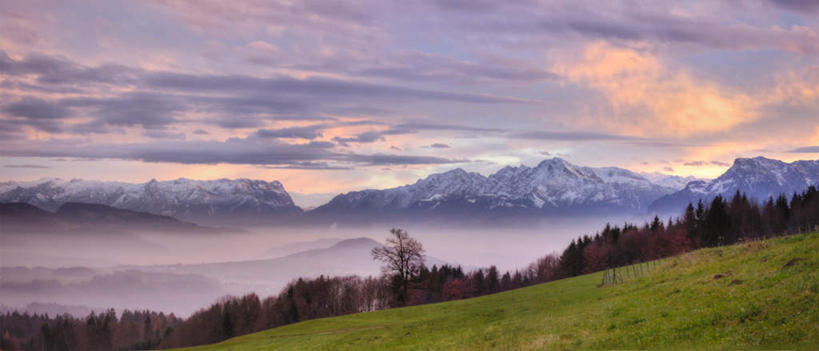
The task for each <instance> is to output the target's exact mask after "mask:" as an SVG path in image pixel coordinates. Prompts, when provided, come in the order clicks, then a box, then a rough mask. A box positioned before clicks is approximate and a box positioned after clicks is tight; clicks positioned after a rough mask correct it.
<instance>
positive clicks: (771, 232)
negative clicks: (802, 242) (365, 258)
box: [0, 187, 819, 350]
mask: <svg viewBox="0 0 819 351" xmlns="http://www.w3.org/2000/svg"><path fill="white" fill-rule="evenodd" d="M817 225H819V191H817V189H816V188H815V187H810V188H808V189H807V190H806V191H804V192H802V193H799V194H793V196H792V197H791V198H790V199H788V198H787V197H785V196H784V195H780V196H778V197H777V198H769V199H767V201H765V202H763V203H762V204H761V205H760V204H758V203H757V202H756V201H755V200H752V199H748V198H747V197H746V196H745V195H744V194H741V193H739V192H737V193H736V194H734V196H733V197H731V198H730V199H727V198H723V197H722V196H717V197H715V198H714V199H712V200H711V201H709V202H707V203H706V202H703V201H699V202H698V203H697V204H693V203H692V204H689V205H688V206H687V207H686V209H685V210H684V212H683V214H682V216H681V217H678V218H676V219H671V218H670V219H668V221H663V220H660V218H658V217H655V218H654V220H653V221H651V222H650V223H645V224H643V225H641V226H637V225H634V224H629V223H625V224H623V225H622V226H617V225H615V226H612V225H606V226H605V227H604V228H603V229H602V230H601V231H599V232H597V233H595V234H594V235H583V236H581V237H579V238H577V239H575V240H572V241H571V243H570V244H569V245H568V247H566V248H565V249H564V250H563V252H562V253H560V254H549V255H546V256H543V257H541V258H539V259H538V260H537V261H535V262H533V263H531V264H530V265H529V266H528V267H526V268H524V269H519V270H515V271H507V272H503V273H501V272H499V271H498V269H497V268H496V267H495V266H490V267H488V268H481V269H477V270H474V271H471V272H465V271H464V270H463V269H462V268H461V267H460V266H450V265H443V266H440V267H439V266H432V267H431V268H430V267H427V266H426V265H424V263H423V252H424V250H423V246H422V245H421V243H420V242H418V241H417V240H415V239H413V238H412V237H410V236H409V234H408V233H407V232H406V231H403V230H400V229H393V230H391V231H390V234H391V236H390V237H389V238H388V240H387V245H385V246H384V247H380V248H376V249H374V250H373V252H372V255H373V258H374V259H377V260H380V261H382V262H383V263H384V265H383V268H384V271H383V274H382V275H381V276H379V277H366V278H363V277H358V276H345V277H326V276H319V277H318V278H299V279H296V280H294V281H292V282H290V283H289V284H288V285H287V286H286V287H285V288H283V289H282V291H281V292H280V293H279V294H278V295H276V296H270V297H266V298H264V299H260V298H259V297H258V296H257V295H255V294H249V295H245V296H242V297H231V296H228V297H224V298H222V299H220V300H219V301H217V302H216V303H214V304H213V305H211V306H210V307H208V308H205V309H202V310H199V311H198V312H196V313H194V314H193V315H191V316H190V317H188V318H186V319H181V318H177V317H175V316H174V315H173V314H171V315H165V314H162V313H157V312H150V311H141V312H138V311H124V312H123V313H122V315H121V316H119V317H118V316H117V315H116V314H115V313H114V311H113V310H110V311H108V312H107V313H104V314H99V315H95V314H93V313H92V314H91V315H90V316H88V317H87V318H73V317H71V316H68V315H63V316H56V317H53V318H51V317H49V316H46V315H36V314H35V315H30V314H25V313H23V314H21V313H17V312H12V313H6V314H4V315H0V332H2V339H0V349H2V350H135V349H151V348H171V347H180V346H192V345H201V344H208V343H214V342H219V341H222V340H225V339H228V338H231V337H234V336H238V335H243V334H247V333H252V332H256V331H261V330H265V329H269V328H273V327H277V326H282V325H286V324H291V323H296V322H299V321H304V320H309V319H315V318H322V317H331V316H339V315H344V314H350V313H358V312H367V311H375V310H381V309H386V308H392V307H399V306H407V305H419V304H425V303H433V302H442V301H451V300H458V299H465V298H471V297H476V296H481V295H486V294H492V293H496V292H501V291H506V290H511V289H517V288H521V287H525V286H529V285H533V284H539V283H543V282H548V281H552V280H556V279H562V278H567V277H572V276H576V275H581V274H586V273H591V272H596V271H600V270H605V269H607V268H611V267H618V266H623V265H628V264H632V263H636V262H646V261H650V260H654V259H659V258H663V257H668V256H673V255H677V254H680V253H683V252H686V251H689V250H693V249H697V248H701V247H711V246H719V245H727V244H732V243H736V242H738V241H741V240H748V239H757V238H767V237H771V236H777V235H784V234H789V233H796V232H801V231H809V230H810V231H812V230H816V228H817Z"/></svg>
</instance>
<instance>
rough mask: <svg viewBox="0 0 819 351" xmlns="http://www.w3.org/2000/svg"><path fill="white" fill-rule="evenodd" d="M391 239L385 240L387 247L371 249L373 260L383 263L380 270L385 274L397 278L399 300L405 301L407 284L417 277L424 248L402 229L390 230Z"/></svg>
mask: <svg viewBox="0 0 819 351" xmlns="http://www.w3.org/2000/svg"><path fill="white" fill-rule="evenodd" d="M390 234H392V236H391V237H389V238H387V245H385V246H381V247H376V248H373V250H372V252H371V253H372V256H373V259H374V260H379V261H381V262H383V263H384V266H382V267H381V268H382V270H383V271H384V273H386V274H390V275H392V276H394V277H397V278H398V280H399V283H400V288H401V292H402V293H401V295H400V296H399V300H400V301H401V302H402V303H403V304H405V303H406V301H407V296H408V291H409V282H410V280H412V279H413V278H414V277H416V276H417V275H418V273H419V272H420V270H421V266H422V265H423V264H424V247H423V246H421V243H420V242H419V241H418V240H415V239H413V238H411V237H410V236H409V234H407V231H405V230H402V229H397V228H393V229H390Z"/></svg>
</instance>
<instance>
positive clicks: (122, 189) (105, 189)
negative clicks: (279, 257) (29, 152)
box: [0, 178, 301, 220]
mask: <svg viewBox="0 0 819 351" xmlns="http://www.w3.org/2000/svg"><path fill="white" fill-rule="evenodd" d="M0 202H23V203H28V204H31V205H34V206H37V207H40V208H43V209H46V210H49V211H55V210H56V209H57V208H59V207H60V206H61V205H62V204H64V203H66V202H80V203H92V204H102V205H107V206H111V207H116V208H120V209H126V210H131V211H140V212H148V213H153V214H159V215H165V216H172V217H177V218H183V219H189V220H208V219H213V220H216V219H222V218H246V219H247V218H256V219H263V218H264V217H266V216H271V215H279V214H294V213H300V212H301V209H300V208H298V207H297V206H296V205H295V204H294V203H293V200H292V199H291V198H290V195H288V194H287V192H286V191H285V190H284V187H283V186H282V184H281V183H279V182H278V181H272V182H266V181H263V180H250V179H235V180H231V179H218V180H191V179H184V178H180V179H176V180H170V181H161V182H160V181H156V180H151V181H150V182H147V183H142V184H133V183H123V182H101V181H90V180H79V179H73V180H62V179H42V180H38V181H31V182H4V183H0Z"/></svg>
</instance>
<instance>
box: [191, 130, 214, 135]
mask: <svg viewBox="0 0 819 351" xmlns="http://www.w3.org/2000/svg"><path fill="white" fill-rule="evenodd" d="M193 134H194V135H210V133H208V131H207V130H204V129H197V130H194V131H193Z"/></svg>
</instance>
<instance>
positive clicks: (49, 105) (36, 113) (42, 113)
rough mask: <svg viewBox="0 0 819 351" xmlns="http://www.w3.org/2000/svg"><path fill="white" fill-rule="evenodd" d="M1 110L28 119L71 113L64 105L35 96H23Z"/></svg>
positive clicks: (50, 117)
mask: <svg viewBox="0 0 819 351" xmlns="http://www.w3.org/2000/svg"><path fill="white" fill-rule="evenodd" d="M3 110H4V111H5V112H6V113H8V114H10V115H12V116H16V117H24V118H30V119H60V118H66V117H69V116H70V115H71V111H69V110H68V109H67V108H65V107H64V106H61V105H59V104H56V103H54V102H51V101H46V100H43V99H40V98H35V97H24V98H22V99H20V100H18V101H15V102H13V103H10V104H8V105H7V106H6V107H5V108H4V109H3Z"/></svg>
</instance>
